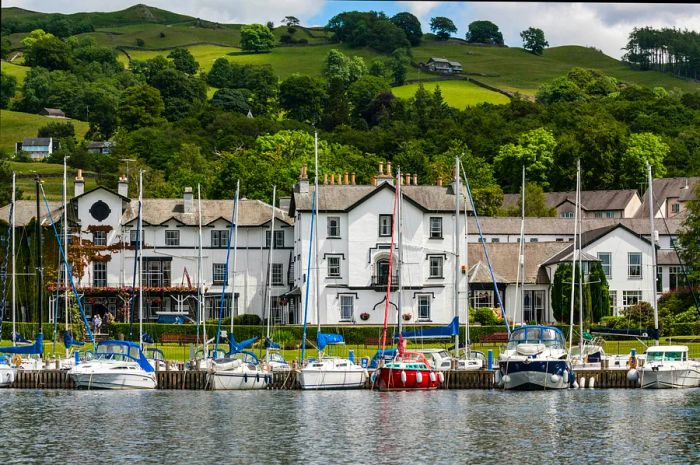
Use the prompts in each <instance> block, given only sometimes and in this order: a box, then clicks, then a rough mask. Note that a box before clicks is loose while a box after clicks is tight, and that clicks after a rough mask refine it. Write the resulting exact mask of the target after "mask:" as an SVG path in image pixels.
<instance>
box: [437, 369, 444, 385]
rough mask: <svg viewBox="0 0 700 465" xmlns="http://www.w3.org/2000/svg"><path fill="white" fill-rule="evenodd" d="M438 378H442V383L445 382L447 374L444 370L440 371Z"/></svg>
mask: <svg viewBox="0 0 700 465" xmlns="http://www.w3.org/2000/svg"><path fill="white" fill-rule="evenodd" d="M438 378H439V379H440V384H442V383H444V382H445V375H443V374H442V371H441V372H439V373H438Z"/></svg>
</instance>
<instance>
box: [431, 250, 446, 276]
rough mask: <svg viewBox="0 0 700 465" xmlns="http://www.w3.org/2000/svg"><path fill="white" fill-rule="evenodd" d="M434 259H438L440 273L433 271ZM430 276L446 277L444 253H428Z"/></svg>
mask: <svg viewBox="0 0 700 465" xmlns="http://www.w3.org/2000/svg"><path fill="white" fill-rule="evenodd" d="M433 260H436V262H435V264H436V265H437V264H439V265H437V270H438V271H439V272H440V274H439V275H436V274H434V273H433ZM428 278H429V279H444V278H445V257H443V256H442V255H428Z"/></svg>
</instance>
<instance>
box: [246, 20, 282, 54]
mask: <svg viewBox="0 0 700 465" xmlns="http://www.w3.org/2000/svg"><path fill="white" fill-rule="evenodd" d="M274 45H275V36H274V34H272V31H270V29H269V28H268V27H267V26H265V25H263V24H249V25H246V26H241V49H243V50H245V51H247V52H254V53H260V52H269V51H270V50H272V47H273V46H274Z"/></svg>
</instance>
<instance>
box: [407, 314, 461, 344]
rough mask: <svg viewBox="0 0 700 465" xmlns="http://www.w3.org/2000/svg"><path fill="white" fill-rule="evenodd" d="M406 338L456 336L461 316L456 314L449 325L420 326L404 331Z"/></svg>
mask: <svg viewBox="0 0 700 465" xmlns="http://www.w3.org/2000/svg"><path fill="white" fill-rule="evenodd" d="M401 334H402V335H403V337H404V338H405V339H433V338H443V337H454V336H456V335H457V334H459V317H458V316H456V317H454V319H453V320H452V322H451V323H450V324H449V325H447V326H441V327H439V328H420V329H417V330H416V331H404V332H403V333H401ZM398 338H399V337H398V336H397V335H394V339H398Z"/></svg>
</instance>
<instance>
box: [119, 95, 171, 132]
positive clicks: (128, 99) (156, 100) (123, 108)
mask: <svg viewBox="0 0 700 465" xmlns="http://www.w3.org/2000/svg"><path fill="white" fill-rule="evenodd" d="M164 108H165V105H164V104H163V99H162V98H161V96H160V92H158V89H155V88H153V87H151V86H149V85H146V84H142V85H138V86H134V87H129V88H127V89H125V90H124V92H123V94H122V98H121V100H120V102H119V109H118V115H119V122H120V124H121V126H123V127H124V128H126V129H130V130H131V129H137V128H141V127H144V126H152V125H154V124H156V123H159V122H161V121H162V119H161V117H160V116H161V113H163V109H164Z"/></svg>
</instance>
